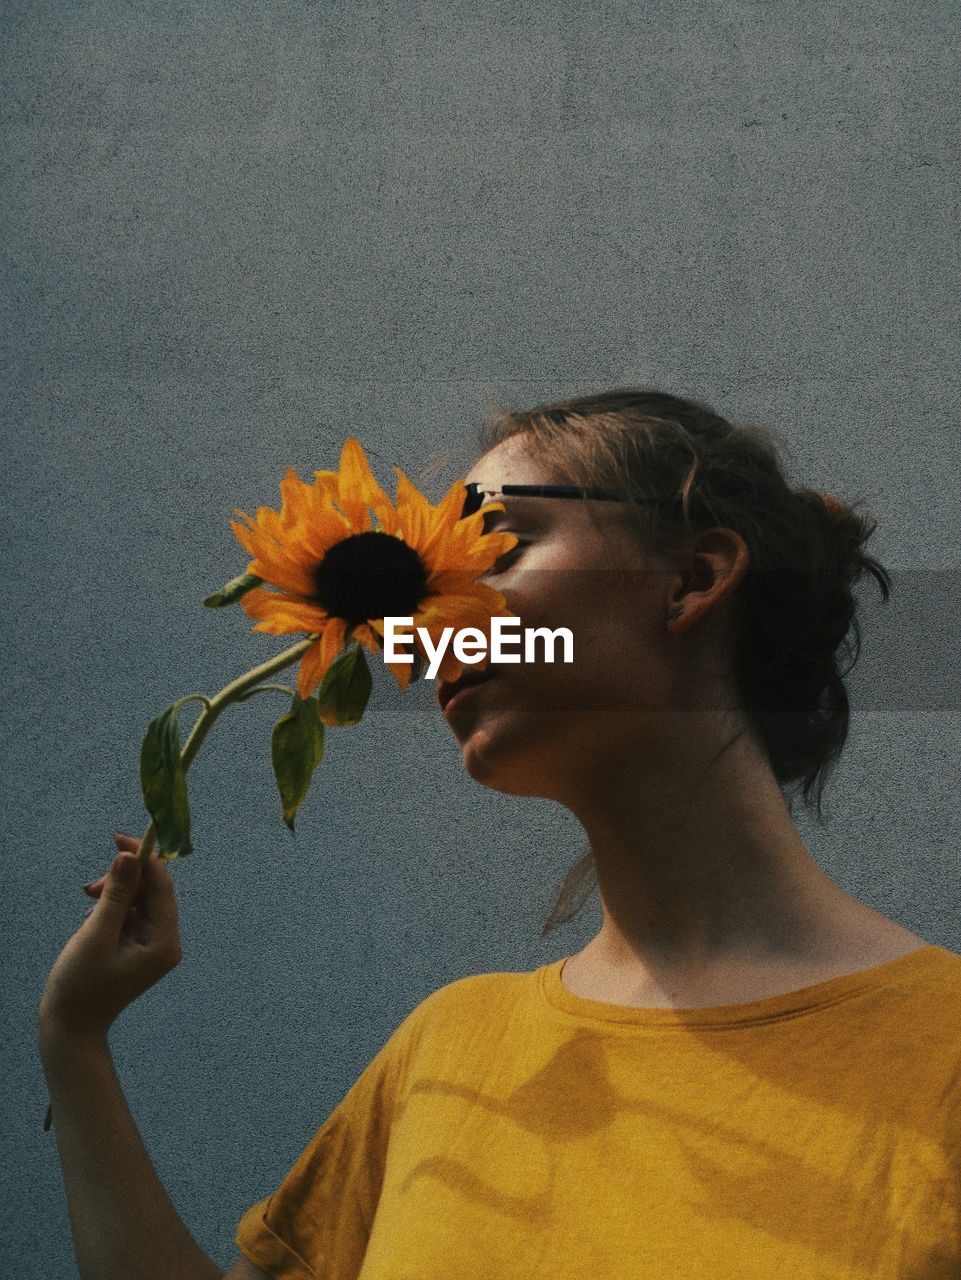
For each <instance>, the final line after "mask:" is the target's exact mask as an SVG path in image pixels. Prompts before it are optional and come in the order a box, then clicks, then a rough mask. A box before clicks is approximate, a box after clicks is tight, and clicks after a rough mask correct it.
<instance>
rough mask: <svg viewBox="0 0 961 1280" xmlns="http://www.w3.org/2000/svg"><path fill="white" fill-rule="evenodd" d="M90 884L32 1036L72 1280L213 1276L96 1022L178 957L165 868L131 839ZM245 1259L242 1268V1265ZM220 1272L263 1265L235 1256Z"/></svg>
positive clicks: (255, 1274) (236, 1275)
mask: <svg viewBox="0 0 961 1280" xmlns="http://www.w3.org/2000/svg"><path fill="white" fill-rule="evenodd" d="M117 844H118V846H119V847H120V848H121V849H122V850H129V852H121V853H119V854H118V855H117V857H116V859H115V860H114V863H113V865H112V867H111V868H110V871H109V872H108V873H107V875H106V876H104V877H103V878H102V879H101V880H100V881H97V882H96V884H95V885H93V886H91V889H90V892H91V893H92V896H96V897H97V903H96V905H95V907H94V908H93V911H92V912H91V914H90V915H89V916H88V917H87V919H86V920H85V921H84V923H83V924H82V925H81V927H80V928H79V929H78V930H77V932H76V933H75V934H74V935H73V937H72V938H71V939H70V940H69V942H68V943H67V945H66V947H65V948H64V949H63V951H62V952H61V954H60V956H59V957H58V959H57V962H56V964H55V965H54V967H53V969H52V970H51V973H50V976H49V978H48V979H47V984H46V987H45V988H44V992H43V997H42V999H41V1002H40V1014H39V1027H38V1040H39V1047H40V1054H41V1059H42V1061H43V1067H44V1073H45V1075H46V1078H47V1086H48V1088H49V1091H50V1101H51V1104H52V1107H53V1127H54V1132H55V1135H56V1141H57V1147H58V1150H59V1153H60V1162H61V1166H62V1169H63V1180H64V1186H65V1188H66V1193H67V1206H68V1210H69V1214H70V1225H71V1229H72V1232H73V1241H74V1249H75V1251H76V1258H77V1267H78V1270H79V1274H80V1276H81V1280H222V1277H223V1275H224V1273H223V1272H222V1271H221V1269H220V1268H219V1267H218V1266H216V1265H215V1264H214V1263H213V1262H212V1261H211V1260H210V1258H208V1257H207V1255H206V1254H205V1253H204V1252H203V1250H202V1249H201V1248H200V1246H199V1245H198V1244H197V1242H196V1241H195V1240H194V1239H193V1237H192V1236H191V1234H190V1232H189V1231H188V1230H187V1228H186V1227H185V1226H184V1223H183V1222H182V1221H181V1219H180V1216H179V1215H178V1213H177V1211H176V1209H175V1208H174V1206H173V1204H172V1203H171V1201H170V1197H169V1196H168V1195H167V1193H166V1191H165V1190H164V1188H163V1186H162V1184H161V1182H160V1179H159V1178H158V1177H157V1173H156V1171H155V1169H154V1167H153V1164H152V1163H151V1161H150V1157H149V1156H148V1154H147V1151H146V1149H145V1147H144V1145H143V1142H142V1140H141V1138H140V1134H139V1133H138V1131H137V1127H136V1125H135V1124H134V1120H133V1117H132V1116H131V1114H130V1111H129V1109H128V1107H127V1103H126V1101H125V1099H124V1095H123V1091H122V1089H121V1087H120V1082H119V1080H118V1079H117V1074H116V1071H115V1070H114V1065H113V1061H112V1059H111V1056H110V1050H109V1048H108V1044H107V1032H108V1030H109V1028H110V1026H111V1024H112V1023H113V1021H114V1019H115V1018H116V1017H117V1015H118V1014H119V1013H120V1012H121V1010H122V1009H123V1008H125V1007H126V1005H128V1004H130V1003H131V1001H133V1000H135V999H136V998H137V997H138V996H139V995H141V994H142V993H143V992H144V991H146V990H147V988H148V987H151V986H152V985H153V984H154V983H155V982H157V981H159V979H160V978H162V977H163V976H164V975H165V974H166V973H168V972H169V971H170V970H171V969H173V968H174V967H175V966H176V965H177V964H179V962H180V957H181V950H180V935H179V931H178V927H177V904H176V898H175V895H174V887H173V881H172V879H171V876H170V873H169V872H168V870H167V868H166V867H165V866H164V864H163V862H161V861H160V860H159V859H158V858H157V857H156V854H154V855H153V856H152V857H151V858H150V860H149V861H148V862H147V863H146V864H143V865H142V864H141V863H140V862H139V860H138V859H137V857H136V856H135V855H134V853H133V852H132V851H133V850H134V849H136V847H137V841H135V840H132V839H130V838H129V837H126V836H118V837H117ZM244 1268H246V1269H244ZM229 1275H230V1277H231V1280H258V1278H259V1277H263V1275H264V1273H263V1272H262V1271H259V1270H258V1269H257V1268H256V1267H253V1266H252V1264H251V1263H249V1262H245V1261H243V1260H242V1261H240V1262H238V1263H237V1265H236V1266H235V1267H234V1268H233V1269H232V1270H231V1271H230V1273H229Z"/></svg>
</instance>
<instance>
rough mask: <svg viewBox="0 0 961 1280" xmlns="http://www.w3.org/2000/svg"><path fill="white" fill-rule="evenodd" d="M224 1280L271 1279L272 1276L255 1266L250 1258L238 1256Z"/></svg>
mask: <svg viewBox="0 0 961 1280" xmlns="http://www.w3.org/2000/svg"><path fill="white" fill-rule="evenodd" d="M224 1280H271V1277H270V1276H269V1275H268V1274H267V1272H266V1271H261V1269H260V1267H255V1266H254V1264H253V1263H252V1262H251V1261H250V1259H249V1258H238V1259H237V1261H236V1262H235V1263H234V1265H233V1266H232V1267H231V1268H230V1270H229V1271H228V1272H227V1274H226V1275H225V1276H224Z"/></svg>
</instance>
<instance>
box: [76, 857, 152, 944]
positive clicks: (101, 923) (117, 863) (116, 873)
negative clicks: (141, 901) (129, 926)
mask: <svg viewBox="0 0 961 1280" xmlns="http://www.w3.org/2000/svg"><path fill="white" fill-rule="evenodd" d="M139 887H140V859H139V858H138V857H137V855H136V854H135V853H118V854H117V856H116V857H115V858H114V860H113V865H112V866H111V868H110V870H109V871H108V872H107V876H106V879H105V880H104V885H103V890H102V892H101V894H100V897H99V899H98V900H97V905H96V906H95V907H94V909H93V911H92V912H91V913H90V916H89V920H88V923H89V924H90V925H91V926H92V927H93V928H94V929H95V930H96V932H98V933H103V934H104V935H105V936H107V935H109V936H112V937H113V939H114V940H117V939H119V937H120V931H121V930H122V929H123V924H124V921H125V920H126V918H127V914H128V912H129V911H130V908H131V907H132V906H133V904H134V900H135V899H136V897H137V890H138V889H139Z"/></svg>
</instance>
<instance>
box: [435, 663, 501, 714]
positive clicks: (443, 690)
mask: <svg viewBox="0 0 961 1280" xmlns="http://www.w3.org/2000/svg"><path fill="white" fill-rule="evenodd" d="M493 674H494V672H493V671H489V670H488V671H466V672H465V673H464V674H463V675H462V676H461V677H460V679H459V680H455V681H454V682H453V683H452V684H447V683H446V682H445V681H443V680H440V681H439V682H438V685H437V701H438V702H439V703H440V709H441V711H443V710H444V708H445V707H446V706H447V704H448V702H450V700H451V698H453V696H454V694H455V693H460V691H461V689H466V688H468V687H469V686H470V685H473V684H483V683H484V681H485V680H489V679H490V678H491V676H492V675H493Z"/></svg>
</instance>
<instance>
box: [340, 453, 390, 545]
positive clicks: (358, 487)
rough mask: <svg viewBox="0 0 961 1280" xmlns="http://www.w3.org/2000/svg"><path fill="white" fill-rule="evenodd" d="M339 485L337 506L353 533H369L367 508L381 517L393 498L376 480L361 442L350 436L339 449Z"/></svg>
mask: <svg viewBox="0 0 961 1280" xmlns="http://www.w3.org/2000/svg"><path fill="white" fill-rule="evenodd" d="M338 484H339V488H338V505H339V506H340V509H341V511H343V513H344V515H345V516H346V517H347V519H348V520H349V521H350V524H351V526H352V528H353V530H354V532H355V533H366V532H368V530H369V529H370V527H371V525H370V514H369V512H368V510H367V508H368V507H370V508H372V509H373V510H374V511H376V512H377V514H378V515H379V516H380V515H382V514H383V513H385V512H386V509H387V508H388V507H389V506H390V499H389V498H388V497H387V494H386V493H384V491H383V489H382V488H381V487H380V485H379V484H378V483H377V481H376V480H375V479H374V473H373V472H372V471H371V469H370V464H369V463H368V461H367V458H366V457H365V455H364V451H363V449H362V448H361V446H360V442H359V441H358V440H356V439H355V438H354V437H353V436H348V437H347V439H346V440H345V441H344V445H343V448H342V449H341V451H340V476H339V481H338ZM388 519H389V517H388Z"/></svg>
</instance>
